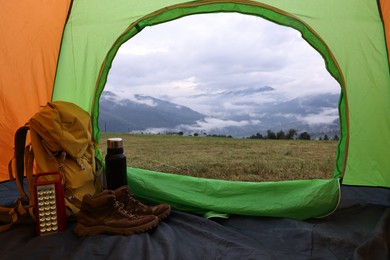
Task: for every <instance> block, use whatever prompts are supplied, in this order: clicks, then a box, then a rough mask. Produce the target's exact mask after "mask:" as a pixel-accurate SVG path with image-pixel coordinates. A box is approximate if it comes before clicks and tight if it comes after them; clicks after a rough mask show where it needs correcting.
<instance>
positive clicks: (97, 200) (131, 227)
mask: <svg viewBox="0 0 390 260" xmlns="http://www.w3.org/2000/svg"><path fill="white" fill-rule="evenodd" d="M158 222H159V220H158V218H157V217H156V216H154V215H141V216H136V215H133V214H130V213H129V212H127V211H126V210H125V209H124V208H123V204H122V203H120V202H119V201H117V200H116V198H115V195H114V193H113V192H111V193H105V194H99V195H97V196H95V197H94V196H92V195H90V194H86V195H85V196H84V197H83V201H82V204H81V210H80V213H79V216H78V219H77V224H76V227H75V229H74V232H75V233H76V235H78V236H93V235H98V234H115V235H131V234H137V233H142V232H146V231H148V230H150V229H152V228H154V227H155V226H157V224H158Z"/></svg>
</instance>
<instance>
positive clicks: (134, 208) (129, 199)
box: [114, 185, 171, 221]
mask: <svg viewBox="0 0 390 260" xmlns="http://www.w3.org/2000/svg"><path fill="white" fill-rule="evenodd" d="M114 193H115V197H116V199H117V200H118V201H120V202H121V203H123V205H124V209H125V210H126V211H128V212H130V213H131V214H134V215H139V216H145V215H154V216H157V217H158V219H159V220H160V221H161V220H164V219H165V218H167V217H168V216H169V214H170V213H171V206H170V205H168V204H160V205H155V206H147V205H145V204H142V203H141V202H140V201H138V200H136V199H135V198H134V196H133V195H132V194H131V193H130V190H129V187H128V186H126V185H124V186H122V187H119V188H118V189H116V190H114Z"/></svg>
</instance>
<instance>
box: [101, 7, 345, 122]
mask: <svg viewBox="0 0 390 260" xmlns="http://www.w3.org/2000/svg"><path fill="white" fill-rule="evenodd" d="M264 86H270V87H272V88H274V89H275V91H272V92H270V93H268V92H267V93H262V94H261V95H252V96H246V97H245V96H243V97H240V99H241V100H237V98H234V97H232V98H231V100H226V99H225V100H217V99H215V97H216V96H218V95H217V94H218V93H221V92H224V91H228V90H244V89H250V88H261V87H264ZM105 90H111V91H114V92H115V93H116V94H118V95H120V96H123V97H126V98H130V99H133V95H134V94H142V95H149V96H153V97H156V98H161V99H164V100H168V101H171V102H174V103H177V104H180V105H185V106H188V107H190V108H192V109H194V110H196V111H198V112H201V113H205V114H208V115H213V111H215V105H216V102H218V105H219V107H221V108H223V109H225V110H226V111H229V110H231V111H233V110H239V109H240V105H239V104H240V103H243V102H240V103H239V102H238V101H243V100H242V99H245V101H250V102H253V104H254V105H255V104H256V103H263V104H264V103H267V102H275V101H276V100H280V99H285V100H287V99H292V98H294V97H297V96H304V95H313V94H321V93H337V94H338V93H340V86H339V84H338V83H337V82H336V81H335V80H334V79H333V78H332V77H331V75H330V74H329V73H328V71H327V70H326V69H325V62H324V60H323V59H322V57H321V56H320V54H319V53H318V52H317V51H316V50H314V49H313V48H312V47H311V46H310V45H309V44H308V43H307V42H306V41H305V40H303V39H302V38H301V35H300V33H299V32H298V31H296V30H294V29H291V28H288V27H283V26H280V25H277V24H274V23H271V22H269V21H266V20H264V19H262V18H259V17H254V16H248V15H242V14H237V13H224V14H202V15H192V16H188V17H184V18H181V19H178V20H175V21H171V22H168V23H164V24H160V25H157V26H152V27H147V28H145V29H144V30H143V31H141V32H140V33H138V34H137V35H136V36H135V37H133V38H132V39H130V40H129V41H128V42H127V43H125V44H124V45H122V47H121V48H120V49H119V51H118V54H117V56H116V57H115V60H114V62H113V65H112V68H111V70H110V73H109V77H108V81H107V85H106V88H105ZM195 97H196V98H195ZM143 102H146V101H145V100H144V101H143ZM150 105H153V104H152V103H151V104H150ZM335 107H337V104H335ZM248 111H249V110H248Z"/></svg>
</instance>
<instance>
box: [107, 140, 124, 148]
mask: <svg viewBox="0 0 390 260" xmlns="http://www.w3.org/2000/svg"><path fill="white" fill-rule="evenodd" d="M107 148H109V149H117V148H123V141H122V138H108V139H107Z"/></svg>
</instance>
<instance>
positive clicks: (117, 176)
mask: <svg viewBox="0 0 390 260" xmlns="http://www.w3.org/2000/svg"><path fill="white" fill-rule="evenodd" d="M105 162H106V182H107V189H108V190H115V189H117V188H119V187H121V186H123V185H127V166H126V156H125V154H124V153H123V141H122V138H109V139H107V155H106V158H105Z"/></svg>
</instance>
